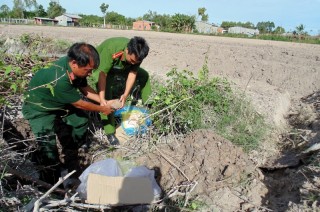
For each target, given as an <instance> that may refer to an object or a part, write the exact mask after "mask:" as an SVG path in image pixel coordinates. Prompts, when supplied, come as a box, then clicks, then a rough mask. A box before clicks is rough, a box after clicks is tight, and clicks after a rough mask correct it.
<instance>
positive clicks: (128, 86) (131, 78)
mask: <svg viewBox="0 0 320 212" xmlns="http://www.w3.org/2000/svg"><path fill="white" fill-rule="evenodd" d="M136 78H137V72H136V71H130V72H129V74H128V78H127V81H126V89H125V91H124V94H122V95H121V97H120V102H121V107H123V106H124V104H125V103H126V99H127V98H128V96H129V94H130V91H131V89H132V87H133V85H134V82H135V81H136Z"/></svg>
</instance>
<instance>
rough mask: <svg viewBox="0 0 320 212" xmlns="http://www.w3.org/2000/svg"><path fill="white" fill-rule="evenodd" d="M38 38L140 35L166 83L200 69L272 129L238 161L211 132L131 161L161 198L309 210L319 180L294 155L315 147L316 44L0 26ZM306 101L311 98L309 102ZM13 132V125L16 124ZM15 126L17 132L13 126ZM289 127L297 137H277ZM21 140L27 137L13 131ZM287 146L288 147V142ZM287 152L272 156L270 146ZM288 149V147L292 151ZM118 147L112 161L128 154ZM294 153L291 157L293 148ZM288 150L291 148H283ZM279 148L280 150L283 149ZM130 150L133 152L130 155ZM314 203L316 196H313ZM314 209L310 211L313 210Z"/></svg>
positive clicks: (319, 67) (319, 74) (319, 48)
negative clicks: (222, 81)
mask: <svg viewBox="0 0 320 212" xmlns="http://www.w3.org/2000/svg"><path fill="white" fill-rule="evenodd" d="M22 33H37V34H41V35H43V36H45V37H52V38H55V39H62V40H69V41H71V42H77V41H85V42H88V43H91V44H93V45H98V44H99V43H100V42H102V41H103V40H104V39H107V38H110V37H115V36H125V37H129V38H130V37H132V36H142V37H144V38H145V39H146V40H147V41H148V43H149V45H150V53H149V56H148V57H147V58H146V59H145V60H144V62H143V64H142V66H143V67H144V68H145V69H146V70H148V71H149V73H150V74H151V75H152V76H153V77H157V78H165V74H166V73H167V72H168V71H170V70H171V69H172V68H177V69H178V70H183V69H187V70H189V71H193V72H194V74H197V72H198V70H200V69H201V68H202V66H203V64H204V63H205V58H206V57H207V64H208V68H209V73H210V76H220V77H225V78H227V79H228V80H230V81H232V82H234V86H235V88H237V89H239V90H242V91H243V92H245V93H246V94H247V96H248V97H249V98H250V99H252V101H253V104H254V105H255V107H256V109H257V110H258V111H259V112H260V113H261V114H263V115H265V117H266V118H267V120H268V121H269V123H270V124H271V125H272V126H273V127H274V131H275V134H274V137H270V140H268V141H267V142H265V146H263V147H262V150H259V151H255V152H251V153H250V154H245V153H244V152H242V150H241V149H240V148H238V147H236V146H234V145H233V144H232V143H231V142H230V141H228V140H225V139H223V138H221V137H220V136H218V135H216V134H215V133H214V132H212V131H207V130H199V131H195V132H194V133H192V134H190V135H188V136H186V137H184V138H180V139H179V140H177V141H172V140H170V141H169V140H165V139H164V142H163V143H162V144H159V145H157V147H155V146H152V148H151V147H150V149H153V151H144V152H143V153H144V154H141V155H140V156H138V157H136V158H135V161H136V163H137V164H140V165H142V164H144V165H146V166H148V167H149V168H154V169H156V170H158V171H159V175H158V180H159V184H160V185H161V187H162V188H163V190H164V191H165V192H167V194H170V192H171V191H173V190H172V189H174V190H175V191H176V192H177V193H179V192H180V193H186V192H190V194H192V198H193V199H195V200H198V201H199V202H206V205H204V206H203V207H204V208H207V209H208V210H211V211H212V210H218V211H239V210H243V211H254V210H256V211H270V210H273V211H289V210H292V211H295V210H303V209H304V208H303V207H307V206H308V200H309V199H308V198H310V196H308V195H309V194H310V192H309V193H308V192H306V191H310V190H319V189H320V182H319V177H320V176H319V173H318V172H315V171H314V169H310V167H306V166H305V164H307V161H308V159H307V158H308V157H307V156H306V155H301V154H300V152H301V151H302V150H303V148H306V146H310V145H312V144H316V143H319V139H320V138H319V137H320V134H319V131H320V127H319V126H320V125H319V119H320V116H319V111H320V110H319V107H317V106H319V101H320V94H319V90H320V83H319V82H320V55H319V53H320V45H311V44H301V43H286V42H276V41H263V40H253V39H237V38H224V37H215V36H204V35H188V34H173V33H160V32H146V31H125V30H110V29H91V28H67V27H48V26H14V25H0V34H1V36H6V37H7V36H8V37H9V36H10V37H18V36H20V35H21V34H22ZM311 94H313V95H311ZM18 126H19V124H18ZM20 126H21V125H20ZM290 126H294V127H295V128H296V129H298V130H301V131H302V132H303V133H304V134H303V133H301V134H297V136H298V137H299V136H302V137H303V138H300V140H299V139H298V140H299V142H298V143H295V142H296V139H293V138H292V137H290V134H289V136H288V137H283V136H282V135H283V134H282V133H283V132H287V131H288V129H289V127H290ZM18 131H20V132H21V134H23V135H22V137H24V138H25V137H28V136H30V135H28V130H26V131H25V132H24V130H23V129H21V130H18ZM293 140H294V141H293ZM277 142H278V144H279V143H280V144H281V146H282V147H288V148H287V149H291V150H290V151H283V150H282V149H279V147H278V146H277V145H276V143H277ZM293 143H294V144H293ZM132 145H133V144H132V143H131V144H130V143H127V144H124V145H123V147H124V148H122V149H120V150H118V151H115V152H114V157H117V156H123V155H128V149H129V148H132ZM295 145H297V146H299V147H300V149H299V148H295V149H294V150H296V151H293V150H292V146H295ZM289 147H290V148H289ZM283 149H285V148H283ZM131 150H132V149H131ZM317 198H318V200H319V196H318V197H317ZM318 206H319V204H318V203H316V204H315V205H313V206H310V207H309V208H312V207H313V208H315V209H316V208H317V207H318Z"/></svg>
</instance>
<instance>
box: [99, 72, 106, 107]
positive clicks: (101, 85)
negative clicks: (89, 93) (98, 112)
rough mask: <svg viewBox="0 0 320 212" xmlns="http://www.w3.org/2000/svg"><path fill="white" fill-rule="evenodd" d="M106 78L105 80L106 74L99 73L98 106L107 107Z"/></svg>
mask: <svg viewBox="0 0 320 212" xmlns="http://www.w3.org/2000/svg"><path fill="white" fill-rule="evenodd" d="M106 78H107V74H105V73H104V72H103V71H100V73H99V80H98V92H99V99H100V101H99V102H100V105H107V101H106V100H105V94H106Z"/></svg>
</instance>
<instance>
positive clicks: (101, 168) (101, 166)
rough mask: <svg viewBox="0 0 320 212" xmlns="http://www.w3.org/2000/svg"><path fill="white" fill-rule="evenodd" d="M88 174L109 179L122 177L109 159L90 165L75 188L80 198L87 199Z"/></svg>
mask: <svg viewBox="0 0 320 212" xmlns="http://www.w3.org/2000/svg"><path fill="white" fill-rule="evenodd" d="M90 173H93V174H100V175H105V176H109V177H115V176H122V172H121V169H120V167H119V164H118V162H117V161H116V160H114V159H111V158H109V159H105V160H101V161H98V162H95V163H93V164H91V165H90V166H89V167H88V168H86V170H84V172H83V173H82V174H81V175H80V177H79V179H80V181H81V184H80V185H79V187H78V188H77V192H78V193H79V197H80V198H83V199H87V181H88V175H89V174H90Z"/></svg>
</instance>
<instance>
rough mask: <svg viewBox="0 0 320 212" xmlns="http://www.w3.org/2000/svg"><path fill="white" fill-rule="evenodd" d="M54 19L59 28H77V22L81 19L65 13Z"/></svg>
mask: <svg viewBox="0 0 320 212" xmlns="http://www.w3.org/2000/svg"><path fill="white" fill-rule="evenodd" d="M55 19H56V20H57V21H58V25H61V26H79V20H80V19H81V17H80V16H78V15H72V14H66V13H65V14H63V15H60V16H57V17H55Z"/></svg>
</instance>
